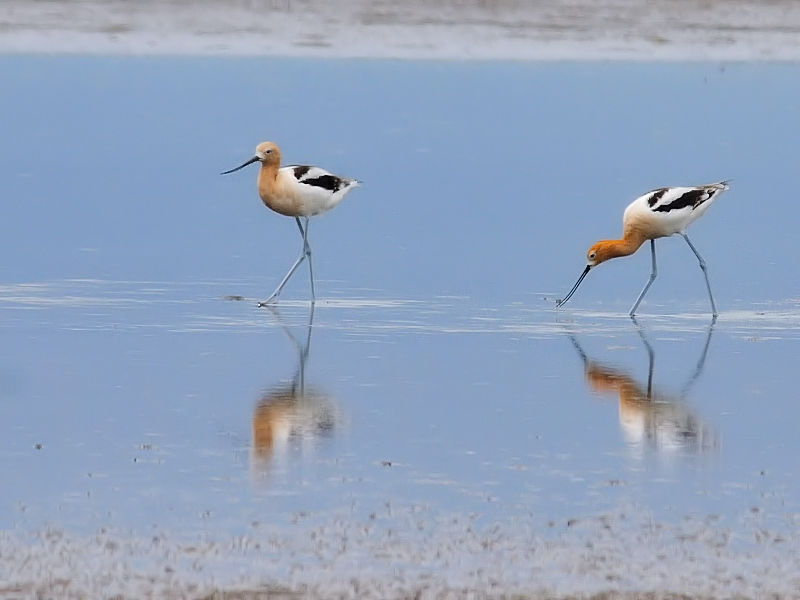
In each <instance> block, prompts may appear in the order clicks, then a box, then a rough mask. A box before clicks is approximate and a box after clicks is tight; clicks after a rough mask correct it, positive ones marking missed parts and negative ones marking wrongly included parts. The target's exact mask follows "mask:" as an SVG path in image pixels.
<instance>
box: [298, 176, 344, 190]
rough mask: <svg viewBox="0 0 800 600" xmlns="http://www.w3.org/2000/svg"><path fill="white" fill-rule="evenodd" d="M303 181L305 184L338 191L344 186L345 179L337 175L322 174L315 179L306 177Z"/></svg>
mask: <svg viewBox="0 0 800 600" xmlns="http://www.w3.org/2000/svg"><path fill="white" fill-rule="evenodd" d="M301 183H302V184H304V185H313V186H316V187H321V188H324V189H326V190H329V191H331V192H338V191H339V190H340V189H342V188H343V187H344V184H345V181H344V180H342V179H341V178H339V177H336V175H320V176H319V177H314V178H313V179H304V180H303V181H301Z"/></svg>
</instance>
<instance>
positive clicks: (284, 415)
mask: <svg viewBox="0 0 800 600" xmlns="http://www.w3.org/2000/svg"><path fill="white" fill-rule="evenodd" d="M294 403H295V397H294V396H293V395H292V394H291V393H288V392H287V393H283V394H270V395H269V396H267V397H266V398H263V399H262V400H261V402H259V403H258V404H257V405H256V409H255V411H253V451H254V453H255V455H256V456H258V457H259V458H268V457H269V456H270V455H271V454H272V451H273V448H274V446H275V444H276V443H278V442H284V441H286V440H287V439H288V438H289V434H290V432H291V429H292V424H291V413H292V407H293V405H294Z"/></svg>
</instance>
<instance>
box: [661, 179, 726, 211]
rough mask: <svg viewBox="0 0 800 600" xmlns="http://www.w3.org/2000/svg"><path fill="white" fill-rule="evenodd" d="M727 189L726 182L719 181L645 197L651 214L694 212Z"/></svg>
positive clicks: (670, 189)
mask: <svg viewBox="0 0 800 600" xmlns="http://www.w3.org/2000/svg"><path fill="white" fill-rule="evenodd" d="M727 189H728V182H727V181H721V182H719V183H712V184H709V185H701V186H698V187H668V188H661V189H658V190H653V191H652V192H650V193H648V194H647V195H646V196H645V197H646V199H647V205H648V206H649V207H650V210H652V211H653V212H663V213H670V212H673V211H679V210H681V209H684V208H689V209H691V210H695V209H696V208H697V207H699V206H701V205H702V204H704V203H705V202H708V201H709V200H711V199H712V198H714V196H716V195H717V194H719V193H720V192H724V191H725V190H727Z"/></svg>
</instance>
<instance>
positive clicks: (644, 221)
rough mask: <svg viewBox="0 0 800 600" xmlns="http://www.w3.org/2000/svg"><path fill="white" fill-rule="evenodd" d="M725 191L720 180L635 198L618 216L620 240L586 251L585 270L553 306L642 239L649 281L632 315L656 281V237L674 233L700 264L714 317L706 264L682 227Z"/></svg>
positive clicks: (648, 193) (631, 250)
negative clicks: (649, 258) (649, 261)
mask: <svg viewBox="0 0 800 600" xmlns="http://www.w3.org/2000/svg"><path fill="white" fill-rule="evenodd" d="M727 189H728V182H727V181H720V182H719V183H710V184H708V185H700V186H697V187H667V188H660V189H657V190H653V191H652V192H647V193H646V194H644V195H642V196H639V197H638V198H636V200H634V201H633V202H631V203H630V204H629V205H628V208H626V209H625V213H624V214H623V216H622V239H619V240H602V241H599V242H597V243H595V244H594V245H593V246H592V247H591V248H589V251H588V252H587V253H586V268H585V269H584V270H583V273H581V276H580V277H579V278H578V281H577V282H576V283H575V285H574V286H573V287H572V289H571V290H570V291H569V293H568V294H567V295H566V296H564V299H563V300H558V302H557V303H556V304H557V306H562V305H563V304H564V303H565V302H566V301H567V300H569V299H570V298H571V297H572V294H574V293H575V290H577V289H578V286H579V285H580V284H581V281H583V278H584V277H586V274H587V273H588V272H589V269H591V268H592V267H594V266H597V265H599V264H600V263H602V262H605V261H607V260H608V259H610V258H617V257H619V256H628V255H630V254H633V253H634V252H636V251H637V250H638V249H639V247H640V246H641V245H642V244H644V242H645V241H646V240H650V252H651V255H652V269H651V271H650V279H648V280H647V283H646V284H645V286H644V289H642V291H641V293H640V294H639V297H638V298H637V299H636V302H634V303H633V307H632V308H631V312H630V316H633V315H634V314H635V313H636V309H637V308H638V307H639V303H640V302H641V301H642V298H644V295H645V294H646V293H647V290H648V289H649V288H650V285H651V284H652V283H653V280H654V279H655V278H656V274H657V270H656V242H655V240H656V238H660V237H667V236H670V235H674V234H676V233H678V234H680V235H681V236H683V239H685V240H686V243H687V244H689V248H691V249H692V252H694V254H695V256H697V260H699V261H700V269H702V271H703V277H705V280H706V288H707V289H708V299H709V300H710V301H711V314H712V315H713V316H714V317H716V316H717V307H716V305H715V304H714V296H712V294H711V284H710V283H709V282H708V273H707V271H706V262H705V261H704V260H703V257H702V256H700V253H699V252H698V251H697V248H695V247H694V245H693V244H692V242H691V241H690V240H689V236H687V235H686V228H687V227H688V226H689V225H691V224H692V223H693V222H694V221H696V220H697V219H699V218H700V217H702V216H703V214H704V213H705V212H706V211H707V210H708V207H709V206H711V203H712V202H713V201H714V200H715V199H716V197H717V196H719V195H720V194H721V193H722V192H724V191H725V190H727Z"/></svg>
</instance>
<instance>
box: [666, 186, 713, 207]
mask: <svg viewBox="0 0 800 600" xmlns="http://www.w3.org/2000/svg"><path fill="white" fill-rule="evenodd" d="M713 195H714V194H713V193H711V192H710V190H706V189H699V190H689V191H688V192H686V193H684V194H681V195H680V196H678V197H677V198H675V200H673V201H672V202H670V203H669V204H662V205H661V206H656V207H655V208H654V209H653V210H654V211H655V212H670V211H673V210H680V209H682V208H697V207H698V206H700V205H701V204H702V203H703V202H705V201H706V200H708V199H709V198H711V197H712V196H713ZM650 206H653V205H652V204H651V205H650Z"/></svg>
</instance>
